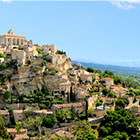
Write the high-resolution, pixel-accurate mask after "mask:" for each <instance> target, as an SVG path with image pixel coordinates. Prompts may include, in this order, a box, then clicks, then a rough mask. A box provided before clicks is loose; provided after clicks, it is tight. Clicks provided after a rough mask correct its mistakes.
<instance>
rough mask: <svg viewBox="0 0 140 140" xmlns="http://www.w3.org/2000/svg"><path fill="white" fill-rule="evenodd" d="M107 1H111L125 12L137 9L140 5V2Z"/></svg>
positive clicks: (132, 0) (139, 0)
mask: <svg viewBox="0 0 140 140" xmlns="http://www.w3.org/2000/svg"><path fill="white" fill-rule="evenodd" d="M107 1H110V2H111V3H112V4H113V5H115V6H116V7H118V8H121V9H124V10H128V9H132V8H136V6H137V5H138V4H140V0H107Z"/></svg>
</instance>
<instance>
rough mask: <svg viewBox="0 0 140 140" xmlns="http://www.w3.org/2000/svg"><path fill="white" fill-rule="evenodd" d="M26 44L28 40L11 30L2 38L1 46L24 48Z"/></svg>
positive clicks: (0, 39)
mask: <svg viewBox="0 0 140 140" xmlns="http://www.w3.org/2000/svg"><path fill="white" fill-rule="evenodd" d="M24 43H26V38H25V37H24V36H21V35H15V34H14V32H13V31H12V30H9V32H8V33H7V34H4V35H1V36H0V45H6V46H8V45H19V46H23V45H24Z"/></svg>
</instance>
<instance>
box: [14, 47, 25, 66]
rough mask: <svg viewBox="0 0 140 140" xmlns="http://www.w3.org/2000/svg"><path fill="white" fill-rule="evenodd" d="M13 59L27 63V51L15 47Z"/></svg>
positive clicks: (20, 62) (23, 63)
mask: <svg viewBox="0 0 140 140" xmlns="http://www.w3.org/2000/svg"><path fill="white" fill-rule="evenodd" d="M11 56H12V60H17V62H18V63H19V64H22V65H25V63H26V52H25V51H24V50H19V49H18V48H15V49H13V50H12V54H11Z"/></svg>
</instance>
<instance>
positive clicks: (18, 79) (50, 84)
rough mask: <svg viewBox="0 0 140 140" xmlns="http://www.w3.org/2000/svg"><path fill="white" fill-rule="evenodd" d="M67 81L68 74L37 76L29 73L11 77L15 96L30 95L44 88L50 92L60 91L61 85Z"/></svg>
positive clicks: (11, 85)
mask: <svg viewBox="0 0 140 140" xmlns="http://www.w3.org/2000/svg"><path fill="white" fill-rule="evenodd" d="M67 81H68V77H67V75H66V74H61V75H58V74H56V75H46V76H44V75H43V74H38V75H36V74H35V73H31V72H30V71H28V72H27V73H23V74H18V75H13V76H12V77H11V83H10V90H12V91H13V93H14V94H22V93H26V94H30V93H34V92H36V91H39V90H42V88H45V89H49V90H50V91H55V90H56V91H60V83H63V82H67ZM13 87H14V88H13Z"/></svg>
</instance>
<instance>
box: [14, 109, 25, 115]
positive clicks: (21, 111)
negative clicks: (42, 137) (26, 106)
mask: <svg viewBox="0 0 140 140" xmlns="http://www.w3.org/2000/svg"><path fill="white" fill-rule="evenodd" d="M13 113H16V114H19V113H23V110H13Z"/></svg>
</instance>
